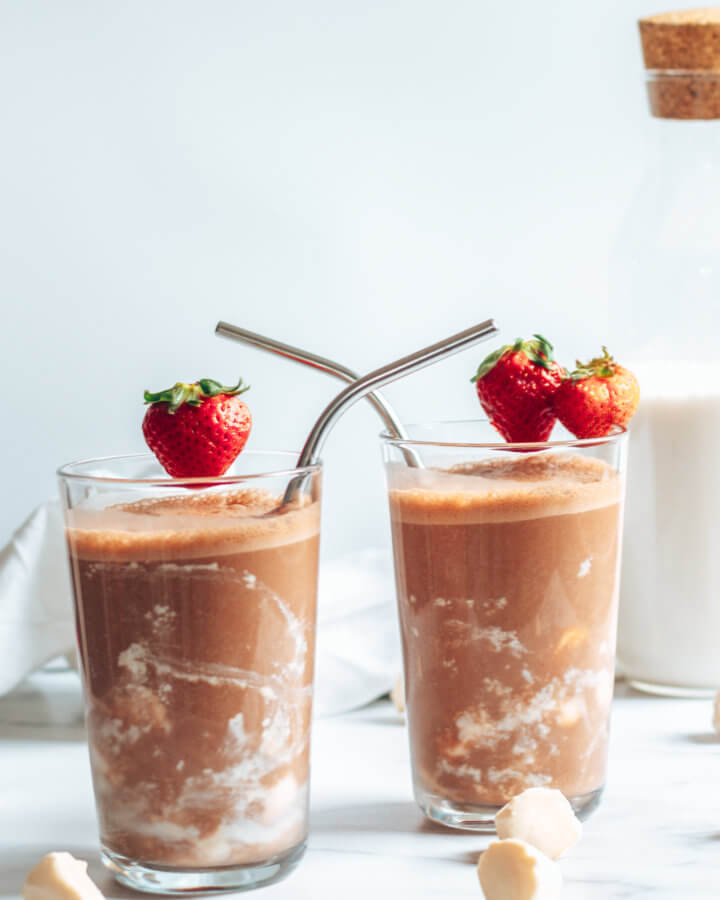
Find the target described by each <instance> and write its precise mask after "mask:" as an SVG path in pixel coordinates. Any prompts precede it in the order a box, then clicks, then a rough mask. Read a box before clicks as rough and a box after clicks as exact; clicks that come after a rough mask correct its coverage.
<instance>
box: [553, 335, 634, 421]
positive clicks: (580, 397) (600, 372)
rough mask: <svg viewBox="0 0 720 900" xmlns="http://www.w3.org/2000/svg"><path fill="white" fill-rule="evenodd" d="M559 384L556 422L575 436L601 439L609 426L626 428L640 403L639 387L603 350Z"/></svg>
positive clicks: (632, 376) (555, 402) (628, 372)
mask: <svg viewBox="0 0 720 900" xmlns="http://www.w3.org/2000/svg"><path fill="white" fill-rule="evenodd" d="M577 366H578V367H577V369H576V370H575V371H574V372H571V373H570V375H568V377H567V378H566V379H565V381H563V383H562V384H561V385H560V389H559V390H558V392H557V393H556V394H555V397H554V399H553V408H554V409H555V414H556V415H557V417H558V419H560V421H561V422H562V423H563V425H564V426H565V427H566V428H567V430H568V431H571V432H572V433H573V434H574V435H575V437H578V438H591V437H604V436H605V435H606V434H609V433H610V431H611V430H612V427H613V425H627V423H628V422H629V421H630V419H631V418H632V416H633V413H634V412H635V410H636V409H637V405H638V401H639V400H640V386H639V385H638V382H637V378H635V376H634V375H633V373H632V372H631V371H629V369H625V368H624V367H623V366H620V365H618V364H617V363H616V362H615V360H614V359H613V358H612V356H610V354H609V353H608V351H607V347H603V355H602V356H599V357H597V358H596V359H591V360H590V362H589V363H585V364H583V363H581V362H580V360H578V361H577Z"/></svg>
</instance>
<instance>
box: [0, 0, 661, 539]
mask: <svg viewBox="0 0 720 900" xmlns="http://www.w3.org/2000/svg"><path fill="white" fill-rule="evenodd" d="M661 9H662V7H660V8H658V7H653V6H652V5H650V6H648V5H647V3H640V2H638V0H605V2H603V3H590V2H588V0H557V2H555V3H554V4H544V3H538V2H537V0H515V2H514V3H512V4H510V3H502V2H497V0H496V2H493V3H491V2H488V0H468V2H460V0H446V2H430V0H383V2H373V0H364V2H349V0H340V2H337V0H336V2H332V0H253V2H247V0H202V2H201V0H195V2H187V0H172V2H171V0H123V2H107V0H86V2H76V0H62V2H52V0H46V2H35V0H0V18H1V21H0V129H1V130H2V131H1V134H0V210H1V212H0V298H1V302H2V313H3V315H2V327H1V328H0V367H1V368H2V372H1V374H2V417H1V418H0V421H1V422H2V426H1V428H2V432H1V434H2V440H1V441H0V467H1V471H2V485H3V487H2V504H1V505H0V543H1V542H2V541H4V540H5V539H6V538H7V537H8V536H9V534H10V533H11V531H12V530H13V528H14V527H16V526H17V525H18V524H19V523H20V521H21V520H22V519H23V518H24V517H25V516H26V515H27V514H28V513H29V512H30V510H31V509H32V508H33V506H35V505H36V504H37V503H39V502H41V501H43V500H44V499H46V498H48V497H51V496H53V495H54V493H55V479H54V470H55V468H56V466H57V465H58V464H60V463H63V462H66V461H68V460H70V459H75V458H79V457H88V456H94V455H105V454H110V453H122V452H129V451H134V450H140V449H142V448H143V439H142V435H141V432H140V422H141V419H142V415H143V406H142V391H143V389H144V388H146V387H147V388H150V389H152V390H159V389H161V388H164V387H168V386H170V385H171V384H172V383H174V382H175V381H177V380H188V381H189V380H194V379H196V378H199V377H203V376H207V377H214V378H217V379H219V380H222V381H224V382H225V383H230V382H233V381H234V380H235V379H236V378H237V377H238V375H240V374H241V375H242V376H243V377H244V378H245V379H246V380H247V381H249V382H251V383H252V390H251V391H250V393H249V394H248V395H247V401H248V404H249V405H250V406H251V409H252V411H253V415H254V419H255V427H254V431H253V435H252V437H251V444H250V445H249V446H254V447H255V448H268V447H281V448H297V447H299V446H300V444H301V443H302V440H303V438H304V436H305V434H306V432H307V431H308V430H309V428H310V426H311V424H312V422H313V421H314V419H315V418H316V416H317V414H318V413H319V412H320V410H321V409H322V408H323V407H324V405H325V403H326V402H327V401H328V399H329V398H330V396H332V394H333V393H335V392H336V390H337V389H338V388H339V383H336V382H334V381H331V380H329V379H327V378H326V377H325V376H322V375H320V374H316V373H315V372H312V371H305V370H303V369H301V368H299V367H297V366H294V365H292V364H290V363H287V362H285V361H282V360H279V359H277V358H274V357H269V356H265V355H264V354H262V353H260V352H259V351H256V350H252V349H247V348H242V347H240V346H237V345H234V344H231V343H229V342H226V341H221V340H219V339H218V338H216V337H215V336H214V334H213V330H214V326H215V323H216V321H217V320H218V319H221V318H222V319H227V320H229V321H231V322H234V323H237V324H240V325H244V326H245V327H248V328H251V329H254V330H256V331H260V332H264V333H267V334H270V335H272V336H275V337H277V338H279V339H282V340H286V341H288V342H291V343H296V344H299V345H301V346H306V347H308V348H310V349H312V350H314V351H316V352H318V353H321V354H325V355H328V356H331V357H335V358H337V359H339V360H341V361H343V362H345V363H346V364H347V365H350V366H353V367H354V368H356V369H359V370H361V371H367V370H369V369H370V368H373V367H375V366H377V365H379V364H382V363H383V362H386V361H388V360H390V359H392V358H395V357H397V356H400V355H402V354H404V353H407V352H410V351H411V350H413V349H416V348H418V347H420V346H422V345H424V344H427V343H430V342H432V341H434V340H437V339H439V338H441V337H443V336H445V335H448V334H450V333H452V332H454V331H457V330H459V329H461V328H464V327H466V326H467V325H469V324H471V323H473V322H475V321H479V320H481V319H484V318H486V317H488V316H491V315H492V316H494V317H496V318H497V320H498V322H499V323H500V324H501V326H502V327H503V336H504V338H505V339H511V338H513V337H515V335H516V333H518V334H520V333H522V334H530V333H531V332H534V331H540V332H542V333H544V334H546V335H547V336H548V337H550V338H551V339H552V340H554V342H555V344H556V346H557V349H558V353H559V355H560V356H561V358H562V359H563V360H564V361H565V362H571V361H572V360H573V359H574V358H575V357H576V356H578V355H582V356H585V355H588V354H590V353H593V352H594V351H595V350H596V349H598V347H599V345H600V344H601V343H602V342H605V341H608V342H610V344H612V341H613V334H612V333H608V327H607V305H608V294H609V290H608V259H609V253H610V249H611V247H612V243H613V240H614V236H615V234H616V232H617V230H618V227H619V224H620V221H621V218H622V216H623V213H624V211H625V209H626V208H627V206H628V204H629V202H630V200H631V197H632V193H633V191H634V189H635V186H636V184H637V183H638V181H639V180H640V178H641V175H642V171H643V166H644V158H645V146H644V143H645V138H646V134H647V131H648V127H649V114H648V112H647V107H646V103H645V94H644V84H643V72H642V64H641V54H640V46H639V40H638V37H637V26H636V19H637V17H638V16H639V15H644V14H648V13H653V12H658V11H661ZM639 300H640V302H641V301H642V298H639ZM488 349H489V348H485V347H483V348H480V349H478V350H477V351H470V352H466V353H465V354H463V355H461V356H459V357H457V358H455V359H453V360H451V361H449V362H446V363H442V364H440V365H439V366H437V367H436V368H434V369H432V370H427V371H426V372H423V373H420V374H418V375H415V376H412V377H411V378H410V379H408V380H407V381H406V382H405V383H403V384H398V385H396V386H393V387H391V388H389V389H388V390H387V395H388V397H389V398H390V399H391V400H392V402H393V403H394V405H395V406H396V407H397V409H398V410H399V412H400V413H401V415H402V416H403V417H404V418H405V419H406V420H407V421H418V420H429V419H437V418H462V417H471V416H475V415H477V414H478V410H479V407H478V405H477V401H476V399H475V395H474V391H473V388H472V386H471V385H470V384H469V381H468V379H469V378H470V376H471V375H472V374H473V371H474V369H475V367H476V366H477V364H478V362H479V360H480V359H481V358H482V357H483V356H484V355H485V353H486V352H487V350H488ZM378 430H379V420H377V418H376V416H375V414H374V413H373V412H372V410H371V409H370V408H369V407H367V406H363V407H362V408H361V407H357V408H355V409H354V410H352V411H351V412H350V413H349V414H348V415H347V417H346V418H345V419H344V420H343V421H342V422H341V423H340V424H339V425H338V426H337V429H336V431H335V432H334V433H333V435H332V437H331V439H330V442H329V443H328V445H327V450H326V454H325V458H326V463H327V478H326V503H325V531H324V546H325V552H326V553H328V554H330V555H337V554H338V553H340V552H342V551H346V550H350V549H353V548H361V547H365V546H370V545H383V544H385V543H386V540H387V535H386V530H385V529H386V514H385V508H384V498H383V480H382V471H381V466H380V461H379V452H378V448H377V442H376V437H375V436H376V434H377V431H378Z"/></svg>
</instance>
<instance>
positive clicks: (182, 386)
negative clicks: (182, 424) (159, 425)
mask: <svg viewBox="0 0 720 900" xmlns="http://www.w3.org/2000/svg"><path fill="white" fill-rule="evenodd" d="M249 390H250V385H249V384H247V385H244V384H243V380H242V378H241V379H240V380H239V381H238V383H237V384H236V385H234V386H233V387H225V386H224V385H222V384H220V382H219V381H213V379H212V378H201V379H200V380H199V381H194V382H192V383H190V384H186V383H185V382H184V381H178V382H176V384H174V385H173V386H172V387H171V388H167V389H166V390H164V391H158V392H157V393H154V394H151V393H150V391H145V394H144V397H145V403H146V404H148V403H167V404H168V412H169V413H170V415H172V414H173V413H176V412H177V411H178V410H179V409H180V407H181V406H182V405H183V403H187V404H188V405H189V406H201V405H202V403H203V401H205V400H207V398H208V397H216V396H217V395H218V394H228V395H229V396H235V395H237V394H244V393H245V391H249Z"/></svg>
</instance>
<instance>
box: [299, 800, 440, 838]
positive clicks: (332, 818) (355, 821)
mask: <svg viewBox="0 0 720 900" xmlns="http://www.w3.org/2000/svg"><path fill="white" fill-rule="evenodd" d="M426 821H427V820H426V819H425V817H424V816H423V814H422V813H421V812H420V810H419V809H418V807H417V806H416V805H415V804H414V803H413V802H411V801H409V800H408V801H407V803H357V804H354V805H348V806H335V807H329V808H325V809H315V810H311V813H310V831H311V832H313V831H315V832H322V831H332V832H337V831H338V830H339V829H342V830H343V831H399V832H413V833H417V832H420V831H424V830H425V824H424V823H425V822H426ZM427 825H428V826H429V827H430V828H431V829H434V828H437V830H438V832H445V831H446V829H445V828H441V827H440V826H434V825H433V823H432V822H427Z"/></svg>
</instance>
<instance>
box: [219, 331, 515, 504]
mask: <svg viewBox="0 0 720 900" xmlns="http://www.w3.org/2000/svg"><path fill="white" fill-rule="evenodd" d="M497 331H498V328H497V326H496V324H495V321H494V320H493V319H487V320H486V321H484V322H481V323H480V324H479V325H473V326H472V327H471V328H466V329H465V331H461V332H459V333H458V334H454V335H452V336H451V337H448V338H445V340H443V341H438V342H437V343H436V344H431V345H430V346H429V347H425V348H424V349H423V350H418V351H416V352H415V353H411V354H410V355H409V356H403V357H402V358H401V359H398V360H396V361H395V362H393V363H389V364H388V365H386V366H382V367H381V368H380V369H375V370H374V371H372V372H369V373H368V374H367V375H365V376H363V377H362V378H356V377H355V373H354V372H353V371H352V370H351V369H348V368H347V367H345V366H342V365H340V364H339V363H334V362H333V361H332V360H328V359H325V358H324V357H321V356H316V355H315V354H310V353H306V352H305V351H300V350H299V349H298V348H297V347H292V346H291V345H290V344H283V343H282V342H281V341H275V340H273V339H272V338H266V337H264V336H262V335H258V334H256V333H254V332H251V331H247V330H245V329H242V328H238V327H237V326H234V325H230V324H229V323H227V322H218V324H217V326H216V329H215V332H216V334H218V335H221V336H222V337H227V338H230V339H231V340H236V341H241V342H244V343H250V344H254V345H255V346H258V347H260V348H262V349H268V350H273V351H274V352H276V353H279V354H280V355H282V356H287V357H288V358H290V359H293V360H295V361H296V362H300V361H302V362H308V363H309V364H311V365H314V366H315V367H316V368H319V369H321V370H323V371H326V372H329V373H330V374H333V375H335V376H336V377H339V378H342V379H343V380H346V381H349V382H350V383H349V384H348V386H347V387H346V388H345V390H343V391H341V392H340V393H339V394H338V395H337V396H336V397H335V398H334V399H333V400H331V402H330V403H329V404H328V405H327V406H326V407H325V409H324V410H323V412H322V413H321V414H320V416H319V418H318V420H317V421H316V422H315V424H314V426H313V428H312V430H311V432H310V434H309V435H308V438H307V440H306V441H305V445H304V446H303V449H302V451H301V453H300V456H299V458H298V463H297V464H298V468H302V467H304V466H308V465H314V464H316V463H317V462H318V460H319V456H320V452H321V450H322V447H323V444H324V443H325V440H326V438H327V436H328V434H329V433H330V430H331V428H332V426H333V425H334V424H335V422H336V421H337V419H338V418H339V417H340V416H341V415H342V414H343V413H344V412H345V411H346V410H347V409H348V408H349V407H350V406H352V405H353V404H354V403H355V402H357V401H358V400H360V399H362V398H363V397H366V396H368V395H371V394H373V392H374V391H375V390H376V389H377V388H380V387H382V386H383V385H386V384H389V383H390V382H392V381H395V380H396V379H398V378H402V377H403V376H404V375H409V374H410V373H411V372H416V371H418V370H419V369H423V368H425V366H429V365H431V364H432V363H435V362H438V361H439V360H441V359H445V357H447V356H452V355H453V354H455V353H459V352H460V351H461V350H464V349H465V348H467V347H470V346H472V345H473V344H477V343H480V342H481V341H485V340H487V339H488V338H490V337H492V336H493V335H494V334H497ZM374 399H375V401H376V402H375V404H374V405H375V407H376V409H378V412H379V413H380V414H381V416H382V418H383V421H385V423H386V425H387V426H388V429H389V430H390V431H391V432H392V433H393V434H394V435H397V436H398V437H400V438H401V439H402V438H403V437H404V436H405V435H404V430H403V428H402V425H401V424H400V422H399V420H398V419H397V417H396V416H395V414H394V413H393V411H392V409H390V408H389V407H388V404H387V403H386V402H385V401H384V400H383V399H382V398H379V402H377V401H378V397H377V395H375V398H374ZM388 418H389V421H388ZM407 449H408V451H409V452H410V453H411V454H412V450H411V449H410V448H407ZM411 459H412V460H413V462H412V464H413V465H418V464H419V461H418V460H417V457H416V456H414V454H413V456H412V457H411ZM304 480H305V477H304V476H303V475H300V476H298V477H297V478H293V479H292V480H291V481H290V483H289V484H288V486H287V489H286V491H285V496H284V497H283V502H282V504H281V506H280V508H282V506H284V505H285V504H286V503H289V502H290V501H291V500H293V498H294V497H295V495H296V494H297V492H298V491H299V490H300V489H301V487H302V484H303V481H304ZM277 511H278V510H275V512H277Z"/></svg>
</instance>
